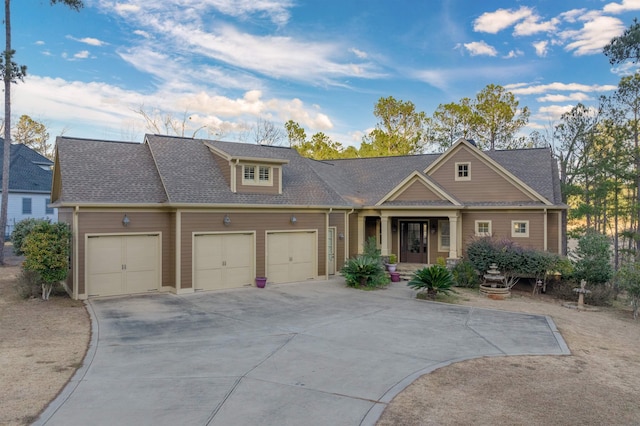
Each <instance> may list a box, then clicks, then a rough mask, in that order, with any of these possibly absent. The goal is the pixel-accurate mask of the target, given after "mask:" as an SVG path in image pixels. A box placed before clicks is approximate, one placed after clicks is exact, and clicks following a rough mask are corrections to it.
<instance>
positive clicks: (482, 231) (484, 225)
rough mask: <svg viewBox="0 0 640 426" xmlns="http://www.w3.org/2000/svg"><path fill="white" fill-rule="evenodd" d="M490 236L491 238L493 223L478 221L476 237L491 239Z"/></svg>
mask: <svg viewBox="0 0 640 426" xmlns="http://www.w3.org/2000/svg"><path fill="white" fill-rule="evenodd" d="M490 236H491V221H490V220H476V237H490Z"/></svg>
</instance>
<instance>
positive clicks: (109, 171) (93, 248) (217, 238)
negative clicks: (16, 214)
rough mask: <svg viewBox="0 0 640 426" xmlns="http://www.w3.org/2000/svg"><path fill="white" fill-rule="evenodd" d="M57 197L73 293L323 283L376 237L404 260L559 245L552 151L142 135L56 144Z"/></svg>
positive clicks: (429, 260) (463, 143)
mask: <svg viewBox="0 0 640 426" xmlns="http://www.w3.org/2000/svg"><path fill="white" fill-rule="evenodd" d="M51 198H52V202H53V205H54V206H55V207H57V208H58V211H59V220H60V221H64V222H66V223H69V224H70V226H71V228H72V234H73V242H72V258H71V265H70V274H69V278H68V279H67V287H68V290H69V291H70V293H71V294H72V295H73V297H74V298H78V299H84V298H87V297H93V296H107V295H121V294H134V293H145V292H159V291H169V292H173V293H177V294H182V293H190V292H194V291H199V290H214V289H221V288H232V287H242V286H249V285H253V283H254V280H255V278H256V277H261V276H265V277H267V279H268V281H269V282H270V283H286V282H294V281H303V280H313V279H324V278H326V277H328V276H330V275H333V274H335V273H336V271H339V269H340V267H341V266H342V264H343V263H344V261H345V260H346V259H348V258H349V257H351V256H354V255H356V254H357V253H359V252H362V248H363V245H364V242H365V240H366V239H367V238H368V237H375V238H376V241H377V242H378V245H379V247H380V249H381V251H382V254H383V255H388V254H390V253H395V254H398V257H399V261H400V262H407V263H425V264H426V263H435V262H436V260H437V258H439V257H442V258H445V259H448V260H450V261H455V260H456V259H459V258H460V257H461V256H463V255H464V247H465V246H466V245H467V244H468V242H469V241H470V239H472V238H474V237H475V236H479V235H494V236H500V237H507V238H512V239H514V240H517V241H518V242H519V243H520V244H521V245H523V246H528V247H533V248H536V249H539V250H547V251H549V252H554V253H560V252H561V247H562V235H563V232H564V230H563V229H562V220H561V216H562V212H563V211H564V210H565V209H566V206H565V205H564V204H562V202H561V198H560V185H559V176H558V170H557V165H556V162H555V161H554V160H553V158H552V156H551V153H550V151H549V149H523V150H509V151H490V152H483V151H481V150H479V149H478V148H477V147H476V146H475V145H474V144H473V143H472V142H470V141H467V140H459V141H458V142H457V143H455V144H454V145H453V146H452V147H451V148H450V149H449V150H448V151H447V152H445V153H443V154H424V155H414V156H400V157H381V158H366V159H345V160H331V161H315V160H311V159H307V158H303V157H301V156H300V155H299V154H298V153H297V152H296V151H295V150H294V149H290V148H283V147H274V146H261V145H250V144H241V143H232V142H221V141H212V140H202V139H188V138H178V137H170V136H158V135H146V136H145V138H144V142H143V143H142V144H140V143H128V142H109V141H98V140H87V139H77V138H70V137H59V138H58V139H57V146H56V157H55V167H54V176H53V186H52V194H51Z"/></svg>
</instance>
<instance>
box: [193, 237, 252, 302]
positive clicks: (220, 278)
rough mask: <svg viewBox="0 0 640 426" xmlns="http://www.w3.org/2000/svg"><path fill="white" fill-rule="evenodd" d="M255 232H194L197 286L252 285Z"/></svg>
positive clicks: (207, 287) (198, 288)
mask: <svg viewBox="0 0 640 426" xmlns="http://www.w3.org/2000/svg"><path fill="white" fill-rule="evenodd" d="M254 246H255V244H254V235H253V234H202V235H196V236H194V243H193V279H194V288H195V289H196V290H217V289H223V288H236V287H243V286H246V285H251V284H252V283H253V281H254V278H255V273H254V264H255V261H254V259H255V249H254Z"/></svg>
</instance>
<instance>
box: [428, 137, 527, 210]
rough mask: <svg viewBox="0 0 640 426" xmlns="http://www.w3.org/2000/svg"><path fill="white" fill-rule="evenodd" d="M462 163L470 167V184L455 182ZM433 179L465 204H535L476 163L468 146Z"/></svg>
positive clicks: (454, 156) (440, 168) (491, 171)
mask: <svg viewBox="0 0 640 426" xmlns="http://www.w3.org/2000/svg"><path fill="white" fill-rule="evenodd" d="M459 162H468V163H470V176H471V180H468V181H456V180H455V175H456V163H459ZM430 176H431V177H432V178H433V179H435V180H436V181H437V182H438V183H439V184H440V185H442V187H443V188H445V189H446V190H447V192H449V193H450V194H452V195H454V196H455V197H457V198H458V199H459V200H461V201H462V202H482V201H492V200H500V201H503V202H512V201H531V200H532V199H531V197H529V196H527V195H526V194H525V193H523V192H522V191H521V190H520V189H518V188H517V187H516V186H514V185H513V184H512V183H511V182H509V181H508V180H507V179H505V178H504V177H502V176H501V175H499V174H498V173H497V172H495V171H494V170H493V169H492V168H490V167H489V166H487V165H486V164H485V163H484V162H482V161H480V160H479V159H477V158H476V157H475V156H474V155H473V154H471V152H470V151H469V148H467V147H465V146H462V147H461V149H459V150H458V151H457V152H455V153H453V155H451V157H449V158H448V159H447V160H446V161H445V162H444V163H443V164H441V165H440V167H438V168H437V169H436V170H435V171H433V172H432V173H430Z"/></svg>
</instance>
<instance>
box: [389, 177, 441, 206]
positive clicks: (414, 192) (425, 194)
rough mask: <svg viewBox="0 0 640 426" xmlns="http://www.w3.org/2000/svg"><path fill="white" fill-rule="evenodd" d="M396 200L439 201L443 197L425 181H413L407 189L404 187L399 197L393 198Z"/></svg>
mask: <svg viewBox="0 0 640 426" xmlns="http://www.w3.org/2000/svg"><path fill="white" fill-rule="evenodd" d="M393 200H394V201H439V200H442V197H440V196H438V195H437V194H436V193H435V192H433V191H432V190H431V189H430V188H427V187H426V186H425V184H424V183H422V182H420V181H415V182H413V183H411V184H410V185H409V186H408V187H407V188H406V189H404V190H403V191H402V192H401V193H400V194H399V195H398V196H397V197H395V198H393Z"/></svg>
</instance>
